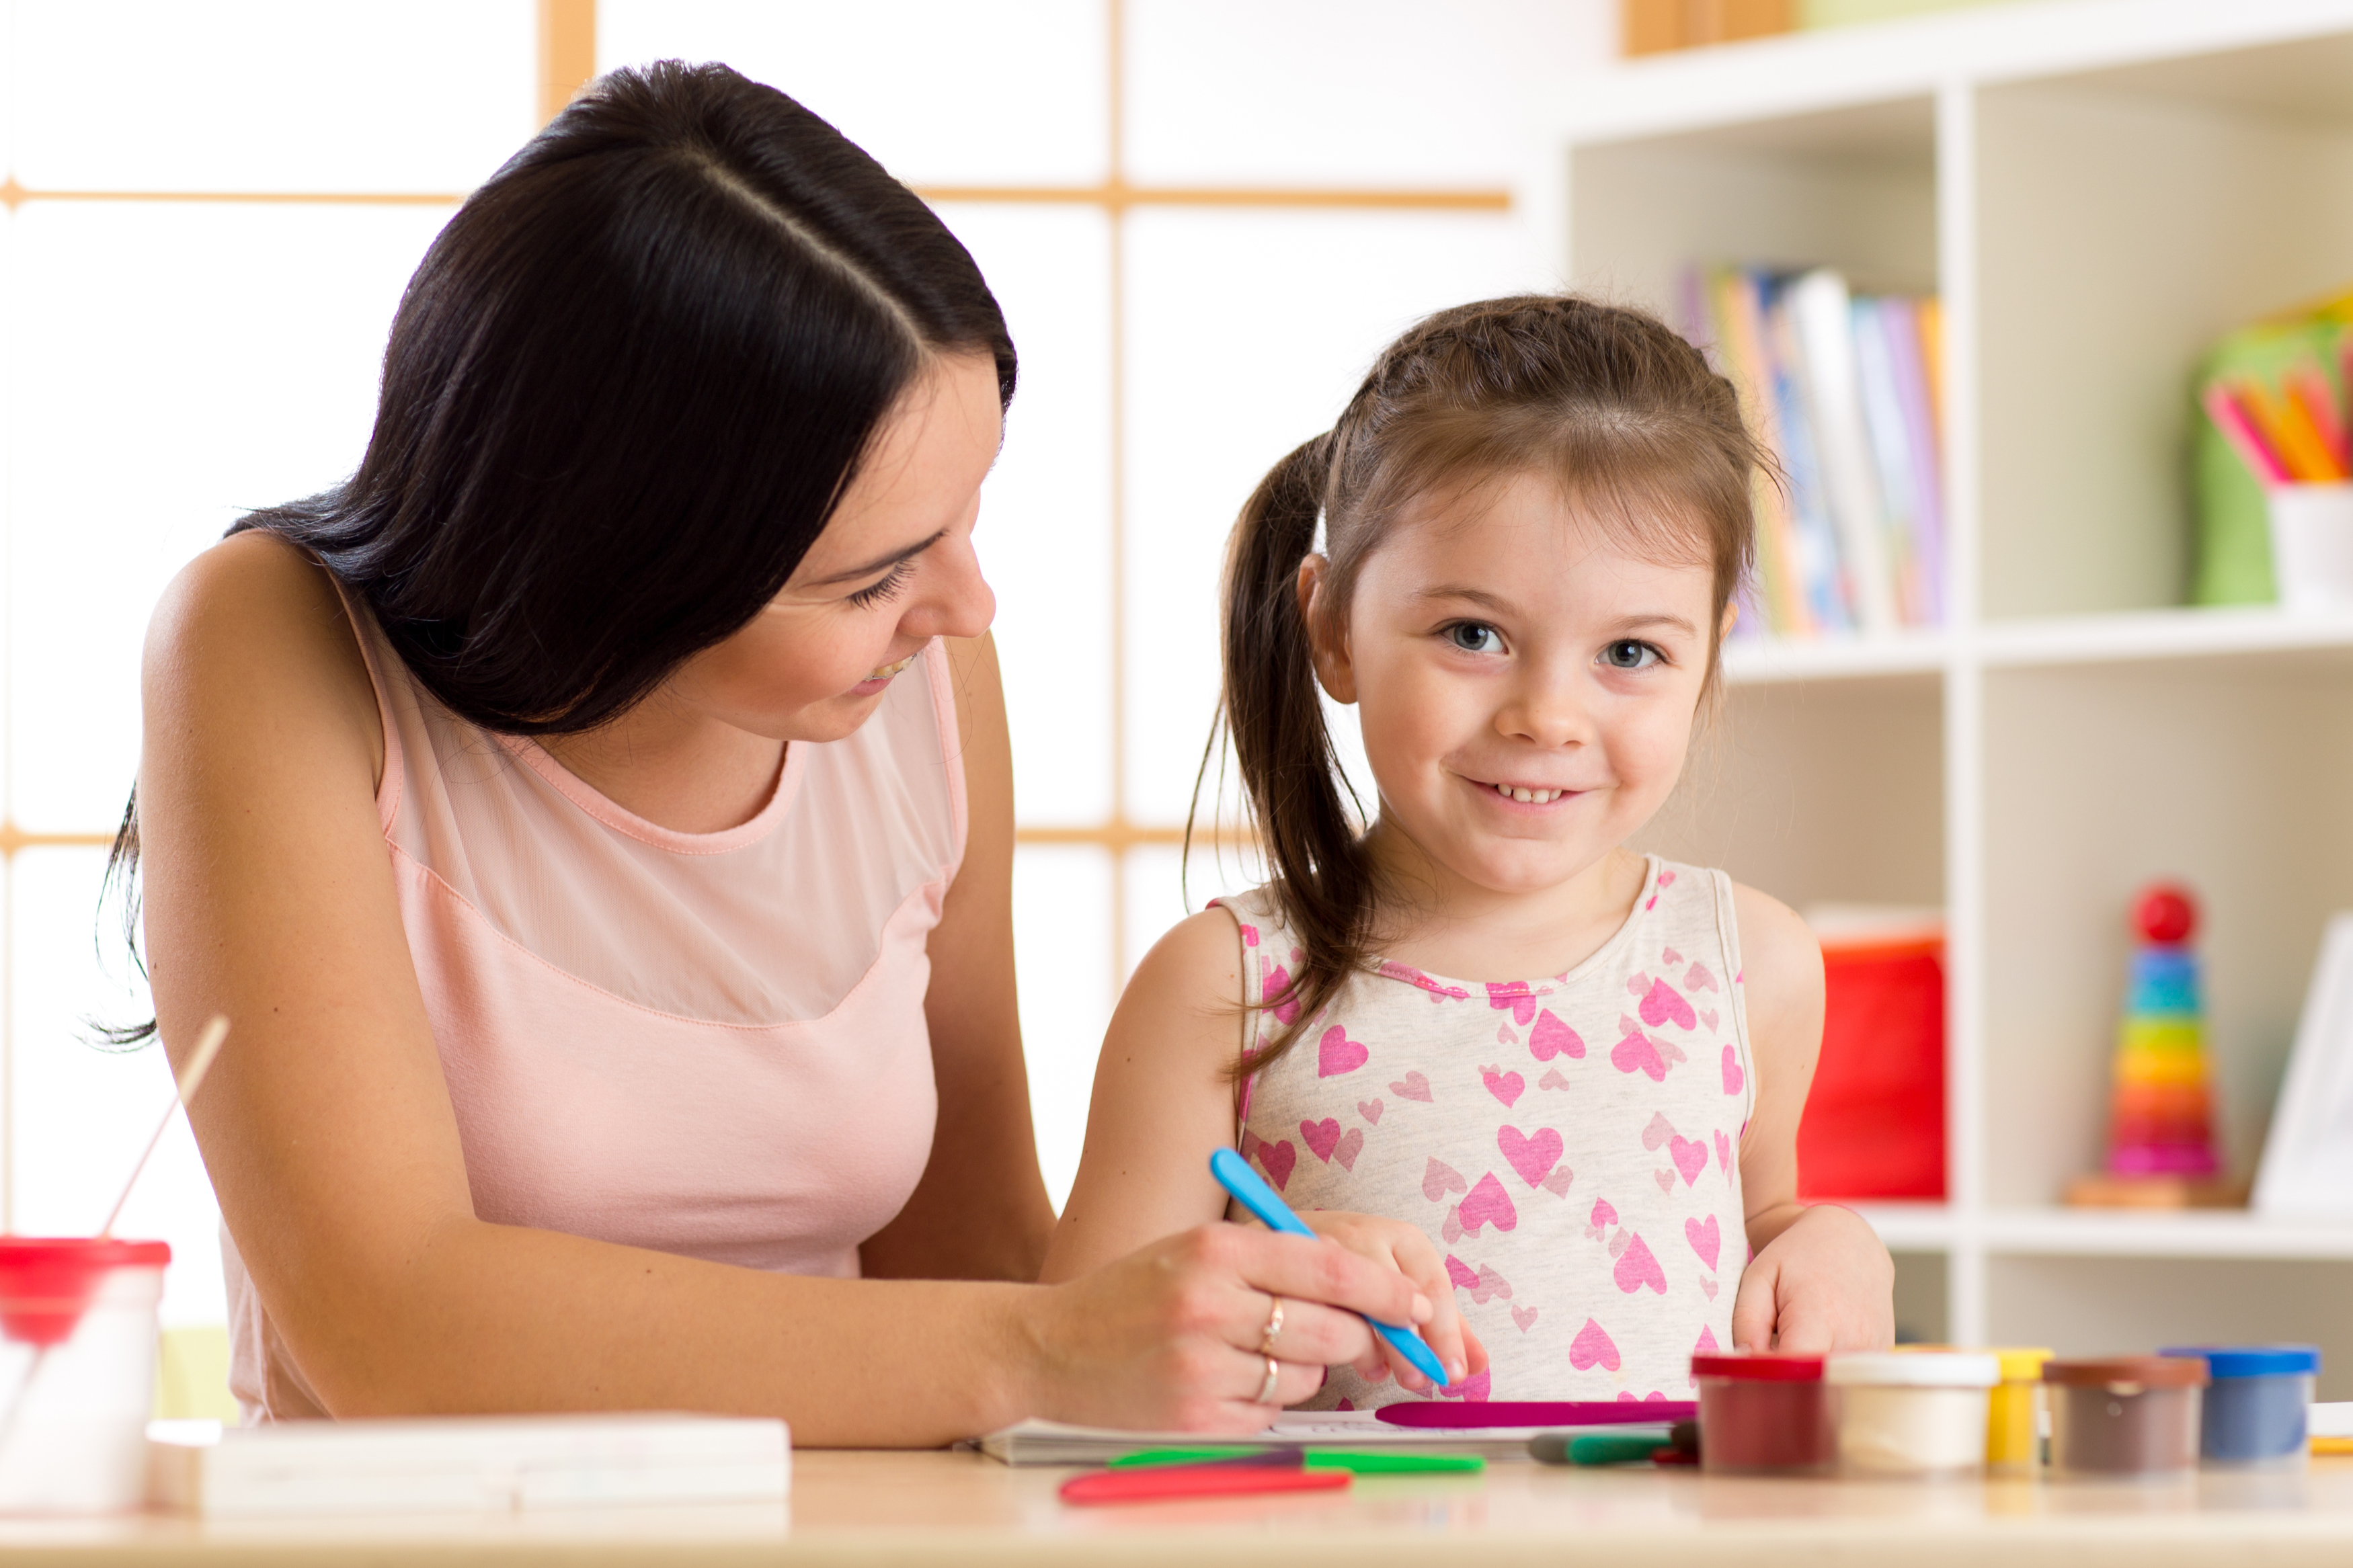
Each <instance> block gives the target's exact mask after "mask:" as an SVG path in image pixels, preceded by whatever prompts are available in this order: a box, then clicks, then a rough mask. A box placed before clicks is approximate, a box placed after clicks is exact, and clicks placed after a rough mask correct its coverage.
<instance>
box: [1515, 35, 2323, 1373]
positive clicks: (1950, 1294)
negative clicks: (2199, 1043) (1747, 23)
mask: <svg viewBox="0 0 2353 1568" xmlns="http://www.w3.org/2000/svg"><path fill="white" fill-rule="evenodd" d="M1554 110H1555V118H1554V121H1553V122H1552V124H1551V125H1550V127H1549V132H1548V134H1547V136H1546V140H1545V145H1546V148H1547V149H1548V152H1547V154H1546V157H1547V161H1546V163H1545V165H1544V166H1543V167H1542V168H1541V169H1539V170H1536V171H1535V172H1534V173H1532V174H1531V177H1530V179H1529V181H1528V184H1527V190H1526V192H1525V195H1526V198H1527V200H1528V202H1529V204H1530V205H1531V206H1532V208H1534V210H1535V212H1536V214H1537V217H1538V221H1540V222H1541V223H1543V224H1544V225H1545V226H1546V228H1547V229H1548V230H1549V232H1551V233H1552V234H1554V235H1555V236H1556V237H1557V238H1558V241H1559V243H1560V245H1561V247H1562V248H1561V251H1560V263H1561V268H1560V269H1561V272H1562V275H1563V276H1564V277H1566V278H1567V279H1569V280H1570V281H1571V282H1572V283H1573V284H1574V285H1575V286H1576V287H1578V288H1581V289H1588V290H1595V291H1599V292H1601V293H1604V294H1606V295H1609V296H1610V297H1614V298H1620V299H1624V300H1630V301H1633V302H1637V303H1642V304H1646V305H1649V306H1651V307H1652V308H1655V309H1660V310H1672V304H1673V299H1674V289H1675V280H1676V278H1677V276H1678V274H1679V273H1680V271H1681V270H1682V268H1684V267H1685V266H1686V265H1687V264H1689V263H1691V262H1694V261H1702V262H1705V261H1722V260H1739V261H1757V262H1765V263H1773V264H1782V265H1789V266H1801V265H1808V264H1813V263H1830V264H1834V265H1837V266H1839V267H1841V268H1844V269H1845V270H1846V271H1847V272H1848V273H1849V274H1850V275H1851V276H1852V278H1854V279H1856V280H1857V282H1858V283H1859V284H1861V285H1862V286H1864V287H1870V288H1883V289H1935V290H1936V291H1937V292H1938V293H1939V294H1940V295H1941V296H1942V297H1943V299H1944V301H1945V310H1946V322H1947V357H1946V365H1947V381H1946V405H1947V429H1946V439H1947V468H1948V474H1947V484H1948V495H1947V531H1948V541H1947V547H1948V550H1949V552H1950V554H1949V558H1948V560H1947V584H1948V585H1949V587H1948V592H1949V595H1950V598H1951V604H1950V605H1949V606H1948V616H1947V626H1945V627H1943V628H1942V629H1940V630H1937V631H1935V632H1923V633H1913V634H1908V635H1905V636H1902V637H1882V638H1862V637H1858V638H1852V639H1849V640H1844V641H1836V642H1820V643H1809V644H1797V643H1754V644H1743V645H1738V646H1736V647H1734V648H1733V649H1731V650H1730V651H1729V653H1728V655H1727V659H1726V673H1727V676H1728V678H1729V681H1728V686H1729V689H1728V691H1727V694H1726V697H1725V703H1724V706H1723V710H1722V711H1721V713H1720V715H1719V717H1718V719H1717V721H1716V722H1715V727H1714V729H1713V731H1712V733H1711V736H1710V739H1709V742H1708V743H1707V745H1706V746H1705V747H1704V749H1703V753H1702V755H1701V756H1699V757H1698V758H1697V759H1696V760H1695V763H1694V770H1693V778H1692V781H1691V784H1690V786H1689V787H1688V788H1687V789H1686V791H1685V792H1684V794H1683V797H1682V798H1680V799H1679V800H1678V801H1677V802H1676V803H1675V804H1674V805H1672V806H1671V807H1670V809H1669V811H1668V812H1667V813H1666V814H1664V815H1663V816H1662V818H1661V821H1660V823H1659V825H1658V826H1657V828H1656V830H1655V834H1654V843H1655V846H1656V847H1659V848H1661V849H1662V850H1664V851H1666V852H1668V853H1671V854H1674V855H1677V856H1681V857H1684V858H1694V859H1700V860H1703V861H1707V862H1711V863H1715V864H1720V865H1724V866H1726V867H1728V868H1731V869H1732V870H1733V871H1734V873H1735V874H1736V875H1739V876H1741V877H1743V878H1744V879H1746V880H1750V881H1753V882H1755V883H1756V884H1757V885H1758V886H1760V887H1762V888H1765V889H1767V890H1769V891H1772V892H1774V893H1776V894H1777V895H1778V896H1780V897H1782V898H1784V899H1785V900H1788V901H1789V902H1791V903H1793V904H1797V905H1800V906H1802V905H1805V904H1808V903H1811V902H1815V901H1818V900H1825V901H1827V900H1835V901H1883V902H1894V903H1907V904H1941V905H1943V906H1944V907H1945V909H1946V910H1947V921H1948V931H1949V942H1948V952H1947V974H1948V984H1949V1009H1950V1012H1949V1019H1948V1023H1949V1027H1948V1031H1947V1034H1948V1045H1947V1051H1948V1061H1949V1072H1950V1077H1949V1084H1948V1096H1947V1100H1948V1117H1949V1126H1948V1130H1947V1131H1948V1139H1947V1144H1948V1150H1949V1174H1948V1181H1947V1191H1948V1194H1949V1201H1948V1202H1947V1203H1945V1204H1942V1205H1905V1204H1887V1205H1867V1207H1866V1212H1867V1213H1868V1214H1869V1215H1870V1217H1871V1219H1872V1221H1873V1224H1874V1225H1875V1226H1878V1227H1879V1230H1880V1233H1881V1235H1882V1236H1883V1237H1884V1238H1885V1239H1886V1241H1887V1243H1888V1245H1889V1247H1890V1248H1891V1250H1893V1251H1894V1252H1895V1253H1896V1254H1897V1258H1898V1264H1899V1277H1900V1278H1899V1289H1898V1307H1899V1317H1901V1318H1903V1319H1904V1320H1905V1322H1906V1326H1908V1327H1911V1328H1913V1329H1915V1330H1916V1331H1921V1332H1923V1333H1926V1334H1930V1335H1933V1336H1936V1337H1946V1338H1951V1339H1954V1340H1958V1341H1964V1342H2004V1343H2051V1344H2054V1345H2056V1346H2058V1347H2059V1348H2060V1349H2061V1350H2063V1351H2068V1352H2094V1351H2099V1350H2113V1349H2131V1348H2142V1347H2146V1346H2147V1345H2150V1344H2153V1343H2155V1342H2158V1341H2168V1342H2170V1341H2178V1340H2184V1339H2193V1338H2196V1339H2202V1338H2210V1337H2217V1336H2219V1337H2226V1338H2232V1339H2279V1338H2299V1339H2310V1340H2316V1341H2318V1342H2321V1343H2322V1344H2323V1345H2324V1347H2325V1348H2326V1350H2327V1353H2328V1356H2329V1370H2328V1371H2327V1373H2325V1374H2324V1380H2323V1388H2324V1394H2325V1396H2328V1397H2335V1398H2339V1399H2343V1398H2353V1312H2348V1311H2347V1310H2345V1308H2344V1303H2345V1302H2347V1301H2348V1300H2353V1218H2348V1221H2347V1222H2346V1223H2344V1224H2332V1223H2315V1222H2304V1223H2297V1224H2283V1223H2277V1222H2272V1221H2267V1220H2265V1219H2263V1218H2262V1217H2261V1216H2257V1215H2250V1214H2246V1213H2237V1212H2229V1213H2199V1214H2156V1215H2150V1214H2126V1213H2111V1212H2085V1211H2074V1210H2068V1209H2065V1208H2063V1207H2060V1206H2058V1203H2057V1200H2058V1197H2059V1194H2060V1192H2061V1190H2062V1189H2063V1186H2064V1184H2065V1183H2066V1181H2067V1180H2068V1178H2070V1177H2071V1176H2073V1175H2075V1174H2077V1173H2081V1172H2084V1171H2087V1170H2090V1169H2092V1168H2094V1166H2095V1165H2096V1163H2097V1162H2098V1159H2099V1156H2100V1152H2101V1141H2102V1136H2103V1131H2104V1122H2105V1102H2106V1071H2107V1063H2108V1053H2109V1049H2110V1046H2111V1043H2112V1040H2113V1036H2114V1029H2115V1016H2116V1005H2117V1002H2118V998H2119V994H2120V992H2121V989H2122V981H2123V972H2124V963H2125V956H2126V933H2125V931H2124V924H2123V920H2124V910H2125V907H2126V902H2127V900H2128V899H2129V897H2130V895H2131V894H2132V892H2133V891H2134V889H2137V887H2138V886H2140V885H2141V884H2142V883H2144V882H2146V881H2147V880H2149V879H2153V878H2155V877H2158V876H2178V877H2181V878H2184V879H2188V880H2189V882H2190V883H2192V884H2193V885H2194V886H2195V887H2196V888H2197V889H2198V890H2199V892H2200V895H2201V897H2202V899H2203V901H2204V903H2205V906H2206V927H2205V930H2204V931H2203V932H2202V933H2201V947H2202V950H2203V952H2204V954H2205V959H2206V964H2207V974H2208V984H2209V1024H2210V1029H2211V1049H2212V1051H2213V1058H2214V1064H2215V1069H2216V1075H2217V1079H2218V1085H2217V1087H2218V1092H2219V1095H2220V1098H2221V1127H2222V1138H2223V1142H2224V1145H2225V1149H2226V1152H2227V1157H2228V1158H2229V1160H2230V1161H2231V1163H2232V1167H2233V1169H2234V1170H2236V1171H2239V1172H2242V1173H2245V1172H2251V1171H2252V1169H2253V1162H2254V1160H2255V1158H2256V1156H2257V1154H2258V1153H2259V1152H2260V1147H2261V1139H2262V1135H2263V1129H2264V1127H2265V1124H2266V1123H2267V1121H2268V1120H2269V1115H2270V1110H2271V1106H2272V1101H2273V1099H2274V1095H2275V1094H2276V1092H2277V1088H2278V1083H2279V1077H2280V1073H2281V1069H2282V1067H2283V1065H2284V1059H2285V1055H2286V1051H2287V1047H2288V1044H2289V1041H2290V1038H2291V1037H2292V1035H2293V1032H2294V1028H2295V1017H2296V1013H2297V1011H2298V1008H2299V1006H2300V1005H2301V1002H2302V999H2303V994H2304V987H2305V983H2306V978H2307V975H2308V972H2309V969H2310V965H2311V963H2312V959H2313V956H2314V953H2315V952H2316V949H2317V946H2318V942H2319V936H2320V930H2321V925H2322V922H2323V921H2324V919H2325V917H2326V916H2327V914H2328V913H2329V912H2330V911H2332V910H2338V909H2345V908H2353V811H2348V809H2347V805H2348V800H2353V616H2289V615H2286V614H2284V613H2281V612H2278V611H2275V610H2272V609H2268V608H2260V609H2231V610H2197V609H2185V608H2181V607H2179V601H2180V599H2181V597H2182V594H2183V590H2184V586H2185V584H2186V581H2187V577H2188V564H2189V560H2188V552H2189V540H2190V533H2189V498H2188V495H2187V491H2186V483H2185V476H2186V471H2187V460H2186V455H2185V454H2186V447H2185V443H2186V437H2187V432H2188V429H2189V418H2190V413H2191V409H2190V405H2189V397H2188V381H2189V372H2190V367H2191V365H2192V364H2193V363H2194V362H2195V360H2196V359H2197V357H2198V356H2199V355H2200V353H2202V352H2203V351H2204V350H2205V349H2206V348H2207V347H2208V346H2209V345H2210V344H2211V342H2213V340H2214V339H2215V338H2216V337H2218V336H2219V335H2220V334H2221V332H2223V331H2226V330H2227V329H2229V328H2230V327H2232V326H2234V325H2236V324H2239V323H2241V322H2243V321H2249V320H2252V319H2253V318H2255V317H2257V316H2260V315H2263V314H2265V313H2268V312H2271V311H2274V310H2279V309H2281V308H2283V307H2285V306H2289V305H2292V304H2295V303H2298V302H2300V301H2303V300H2308V299H2310V298H2313V297H2315V296H2317V295H2320V294H2322V293H2324V292H2327V291H2328V290H2329V289H2332V288H2334V287H2337V286H2339V285H2342V284H2343V283H2345V282H2347V281H2348V280H2353V200H2348V199H2347V198H2346V193H2348V191H2353V0H2232V3H2231V4H2228V5H2224V4H2220V3H2217V0H2070V3H2053V4H2020V5H2001V6H1993V7H1989V8H1987V9H1984V10H1979V11H1969V12H1959V13H1946V14H1943V15H1941V16H1928V17H1923V18H1917V19H1915V20H1912V21H1907V22H1899V23H1891V24H1886V25H1883V26H1873V27H1858V28H1849V29H1844V30H1841V31H1835V32H1829V33H1821V34H1813V35H1807V36H1801V37H1789V38H1779V39H1772V40H1767V41H1762V42H1758V43H1753V44H1744V45H1736V46H1732V47H1724V48H1717V49H1709V50H1701V51H1694V52H1693V53H1691V54H1688V55H1683V56H1671V57H1665V58H1653V59H1651V60H1646V61H1642V62H1639V63H1634V64H1630V65H1627V66H1624V67H1621V68H1617V69H1615V70H1612V71H1611V72H1609V73H1608V74H1606V75H1604V76H1603V77H1601V78H1599V79H1587V80H1584V81H1580V82H1578V83H1577V84H1576V86H1575V87H1574V89H1564V90H1563V93H1562V96H1561V98H1560V100H1559V101H1558V102H1557V103H1556V105H1555V106H1554Z"/></svg>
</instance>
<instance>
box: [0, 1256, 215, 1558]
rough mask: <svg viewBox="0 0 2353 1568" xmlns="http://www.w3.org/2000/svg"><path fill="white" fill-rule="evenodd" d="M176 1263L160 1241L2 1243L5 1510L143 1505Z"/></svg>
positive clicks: (0, 1443)
mask: <svg viewBox="0 0 2353 1568" xmlns="http://www.w3.org/2000/svg"><path fill="white" fill-rule="evenodd" d="M171 1260H172V1249H171V1247H168V1246H166V1245H165V1244H164V1243H163V1242H160V1241H118V1240H113V1239H106V1240H100V1239H98V1238H96V1237H63V1238H56V1239H49V1238H40V1237H14V1236H12V1237H0V1512H6V1513H115V1512H121V1511H123V1510H129V1509H135V1508H137V1507H138V1506H139V1505H140V1502H141V1499H142V1493H143V1491H144V1489H145V1483H146V1467H147V1416H148V1413H149V1411H150V1409H151V1408H152V1406H153V1403H154V1398H155V1303H156V1302H157V1301H158V1300H161V1299H162V1297H163V1294H164V1265H165V1264H167V1263H169V1262H170V1261H171Z"/></svg>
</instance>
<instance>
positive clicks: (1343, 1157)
mask: <svg viewBox="0 0 2353 1568" xmlns="http://www.w3.org/2000/svg"><path fill="white" fill-rule="evenodd" d="M1363 1152H1365V1130H1364V1129H1363V1128H1361V1127H1351V1128H1349V1129H1348V1130H1347V1131H1345V1132H1343V1133H1341V1134H1340V1142H1337V1143H1335V1144H1334V1145H1333V1147H1332V1158H1334V1159H1335V1160H1337V1161H1339V1162H1340V1169H1342V1170H1344V1171H1353V1170H1355V1169H1356V1156H1357V1155H1359V1154H1361V1153H1363Z"/></svg>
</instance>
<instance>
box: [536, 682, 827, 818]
mask: <svg viewBox="0 0 2353 1568" xmlns="http://www.w3.org/2000/svg"><path fill="white" fill-rule="evenodd" d="M541 744H542V745H543V747H544V748H545V749H546V751H547V752H548V754H549V755H551V756H553V757H554V759H555V760H556V761H557V762H559V763H563V764H564V766H565V768H566V769H567V770H569V771H570V772H571V773H572V774H573V776H574V777H575V778H577V779H579V780H580V781H581V782H582V783H584V784H586V785H588V787H589V788H591V789H593V790H595V791H596V793H597V794H599V795H603V796H604V797H605V798H606V799H607V800H609V801H611V802H612V803H613V804H614V805H617V806H619V807H620V808H621V809H622V810H624V811H627V812H628V813H630V814H631V815H633V816H638V817H642V818H643V819H645V820H646V821H648V822H650V823H652V824H653V825H654V826H657V827H666V828H668V829H670V831H671V832H673V833H724V832H725V831H727V829H729V828H731V827H740V826H743V825H744V823H746V822H749V821H751V820H752V818H754V816H758V815H759V814H760V810H761V808H762V807H763V806H765V805H767V803H768V799H769V796H770V795H771V794H773V793H774V791H775V788H776V773H777V770H778V769H779V768H781V767H782V766H783V765H784V753H785V746H784V742H781V741H772V740H768V739H766V738H765V737H763V736H759V735H754V734H752V733H751V732H749V731H744V730H739V729H737V728H736V727H735V726H733V724H727V723H723V722H722V721H719V720H716V719H713V718H712V717H710V716H709V715H707V714H702V713H697V712H695V711H693V710H691V709H689V708H686V707H684V706H682V705H672V704H670V703H669V702H666V701H665V700H663V696H662V694H661V693H659V692H658V693H656V694H655V695H654V696H653V697H651V698H649V699H648V700H646V701H644V702H641V703H639V704H638V706H637V707H635V708H632V709H631V710H629V711H628V712H627V713H625V714H623V715H622V716H621V717H620V718H618V719H616V720H615V721H612V722H611V723H609V724H607V725H604V726H602V727H601V728H598V729H596V730H591V731H587V732H586V733H585V734H578V735H550V736H547V737H545V738H544V739H543V741H542V742H541Z"/></svg>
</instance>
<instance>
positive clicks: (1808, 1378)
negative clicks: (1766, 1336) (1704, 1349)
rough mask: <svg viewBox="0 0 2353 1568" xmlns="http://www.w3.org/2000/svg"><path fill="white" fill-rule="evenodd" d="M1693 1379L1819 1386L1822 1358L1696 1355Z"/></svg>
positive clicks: (1693, 1359) (1749, 1354)
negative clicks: (1735, 1379)
mask: <svg viewBox="0 0 2353 1568" xmlns="http://www.w3.org/2000/svg"><path fill="white" fill-rule="evenodd" d="M1691 1369H1692V1375H1693V1376H1694V1377H1734V1378H1739V1379H1741V1380H1743V1381H1744V1382H1748V1383H1819V1382H1820V1381H1821V1376H1822V1358H1821V1357H1820V1356H1818V1355H1778V1354H1773V1353H1770V1352H1750V1353H1748V1354H1746V1355H1695V1356H1694V1357H1692V1368H1691Z"/></svg>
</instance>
